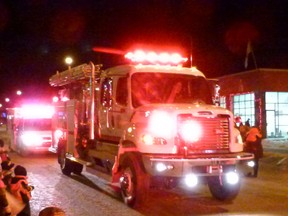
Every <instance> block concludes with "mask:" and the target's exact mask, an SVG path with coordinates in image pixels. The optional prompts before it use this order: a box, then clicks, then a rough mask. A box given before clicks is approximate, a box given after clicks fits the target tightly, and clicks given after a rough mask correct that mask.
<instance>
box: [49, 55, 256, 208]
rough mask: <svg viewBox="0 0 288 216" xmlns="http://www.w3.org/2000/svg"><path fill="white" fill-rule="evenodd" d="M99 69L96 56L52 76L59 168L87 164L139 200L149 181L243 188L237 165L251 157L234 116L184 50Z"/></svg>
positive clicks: (219, 190)
mask: <svg viewBox="0 0 288 216" xmlns="http://www.w3.org/2000/svg"><path fill="white" fill-rule="evenodd" d="M125 57H126V58H127V59H129V60H131V61H132V63H130V64H127V65H120V66H116V67H113V68H109V69H106V70H101V65H94V64H93V63H92V62H90V63H89V64H83V65H80V66H77V67H74V68H71V69H69V70H66V71H63V72H57V73H56V74H55V75H53V76H51V77H50V80H49V82H50V85H51V86H54V87H58V88H60V91H59V96H60V100H59V101H58V102H57V103H55V108H56V114H55V115H54V119H53V125H54V126H53V143H52V147H51V150H52V151H54V152H57V154H58V162H59V164H60V167H61V169H62V172H63V173H64V174H66V175H70V174H71V173H72V172H73V173H75V174H80V173H81V172H82V169H83V166H85V167H86V171H88V172H90V171H91V172H93V173H95V174H99V176H101V177H102V178H105V179H107V180H110V181H111V183H113V184H115V185H118V186H119V187H120V188H121V193H122V197H123V199H124V201H125V203H126V204H127V205H129V206H131V207H133V206H135V205H136V204H141V202H143V200H145V198H146V197H147V196H148V195H149V193H148V192H149V190H148V189H149V188H150V187H157V186H161V187H163V186H165V187H166V188H173V187H175V186H177V185H179V184H181V185H182V184H183V185H186V186H187V187H196V186H197V185H198V184H207V185H208V187H209V189H210V191H211V194H212V195H213V196H214V197H215V198H217V199H219V200H227V199H233V198H235V197H236V196H237V194H238V192H239V190H240V177H241V175H239V172H237V164H238V163H239V162H241V163H242V164H243V163H244V164H245V163H246V162H247V163H248V162H249V160H251V159H253V155H252V154H248V153H244V152H242V150H243V144H242V141H241V138H240V136H235V134H234V122H233V115H232V113H231V112H230V111H228V110H226V109H224V108H221V107H219V106H216V105H214V104H213V97H212V95H211V89H210V87H209V85H208V81H207V79H206V78H205V76H204V75H203V73H202V72H200V71H199V70H197V69H196V68H195V67H191V68H187V67H182V66H181V64H182V63H183V61H185V60H186V59H185V58H183V57H181V56H180V55H179V54H168V53H162V54H157V53H155V52H150V53H144V52H143V51H136V52H133V53H132V52H131V53H127V54H126V55H125Z"/></svg>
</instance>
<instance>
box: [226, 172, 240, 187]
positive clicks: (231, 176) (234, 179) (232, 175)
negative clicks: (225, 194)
mask: <svg viewBox="0 0 288 216" xmlns="http://www.w3.org/2000/svg"><path fill="white" fill-rule="evenodd" d="M225 177H226V181H227V183H228V184H231V185H235V184H237V183H238V182H239V180H240V177H239V175H238V173H236V172H228V173H226V176H225Z"/></svg>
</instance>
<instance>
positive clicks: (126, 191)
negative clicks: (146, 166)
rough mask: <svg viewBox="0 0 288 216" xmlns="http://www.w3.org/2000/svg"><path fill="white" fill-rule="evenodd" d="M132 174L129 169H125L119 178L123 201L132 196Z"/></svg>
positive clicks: (127, 200)
mask: <svg viewBox="0 0 288 216" xmlns="http://www.w3.org/2000/svg"><path fill="white" fill-rule="evenodd" d="M132 179H133V174H132V172H131V170H130V169H126V170H125V171H124V173H123V174H122V176H121V178H120V186H121V191H122V194H123V196H124V199H125V202H129V201H130V200H133V198H134V187H135V185H134V182H133V180H132Z"/></svg>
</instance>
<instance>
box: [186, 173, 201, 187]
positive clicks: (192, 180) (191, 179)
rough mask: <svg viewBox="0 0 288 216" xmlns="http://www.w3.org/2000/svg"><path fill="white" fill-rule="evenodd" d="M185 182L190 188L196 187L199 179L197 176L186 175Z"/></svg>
mask: <svg viewBox="0 0 288 216" xmlns="http://www.w3.org/2000/svg"><path fill="white" fill-rule="evenodd" d="M184 181H185V184H186V185H187V186H188V187H195V186H196V185H197V184H198V178H197V176H196V175H195V174H188V175H186V176H185V179H184Z"/></svg>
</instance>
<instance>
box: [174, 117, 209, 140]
mask: <svg viewBox="0 0 288 216" xmlns="http://www.w3.org/2000/svg"><path fill="white" fill-rule="evenodd" d="M179 133H180V135H181V137H182V139H183V140H184V141H185V142H197V141H198V140H199V139H200V138H201V137H202V133H203V130H202V127H201V124H199V123H198V122H196V121H193V120H189V121H185V122H183V123H181V125H180V128H179Z"/></svg>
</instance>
